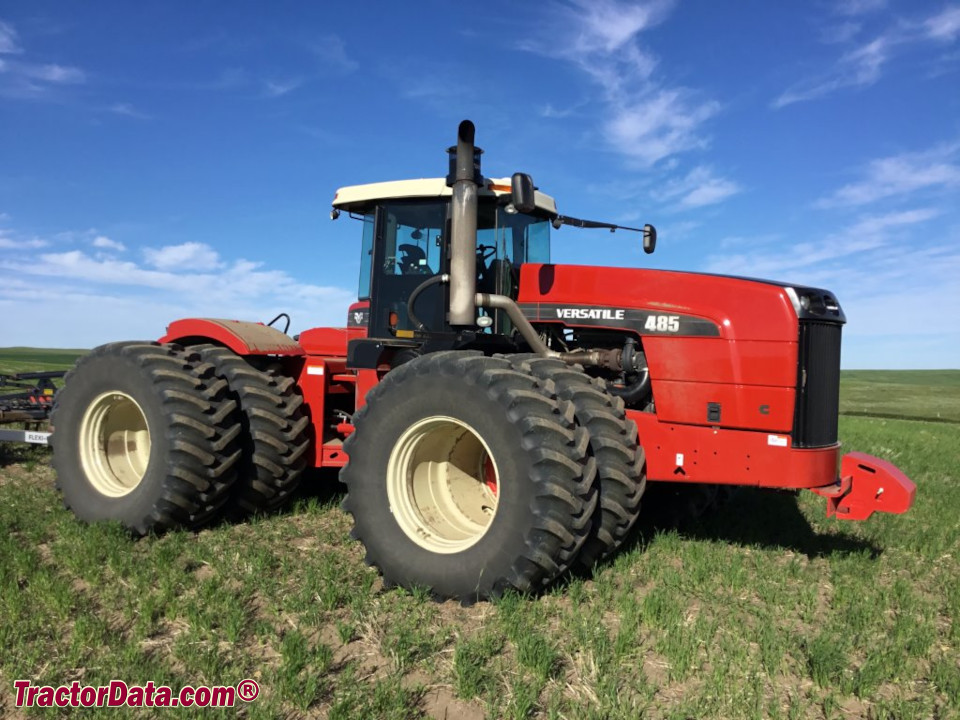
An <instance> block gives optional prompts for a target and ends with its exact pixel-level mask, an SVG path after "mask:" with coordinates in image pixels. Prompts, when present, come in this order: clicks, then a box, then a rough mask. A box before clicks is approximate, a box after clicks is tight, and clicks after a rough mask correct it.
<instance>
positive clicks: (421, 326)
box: [407, 273, 450, 332]
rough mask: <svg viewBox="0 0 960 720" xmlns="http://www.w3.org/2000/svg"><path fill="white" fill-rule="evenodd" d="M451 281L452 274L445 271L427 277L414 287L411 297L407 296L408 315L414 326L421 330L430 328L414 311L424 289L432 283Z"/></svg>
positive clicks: (424, 330)
mask: <svg viewBox="0 0 960 720" xmlns="http://www.w3.org/2000/svg"><path fill="white" fill-rule="evenodd" d="M445 282H450V276H449V275H447V274H446V273H444V274H443V275H434V276H433V277H432V278H427V279H426V280H424V281H423V282H422V283H420V284H419V285H417V287H415V288H414V289H413V292H412V293H410V297H408V298H407V317H408V318H409V319H410V322H412V323H413V326H414V327H415V328H416V329H417V330H419V331H421V332H426V331H427V330H429V328H428V327H427V326H426V325H424V324H423V323H422V322H421V321H420V318H418V317H417V315H416V313H415V312H413V305H414V303H416V302H417V298H418V297H419V296H420V293H422V292H423V291H424V290H426V289H427V288H428V287H430V286H431V285H437V284H438V283H445Z"/></svg>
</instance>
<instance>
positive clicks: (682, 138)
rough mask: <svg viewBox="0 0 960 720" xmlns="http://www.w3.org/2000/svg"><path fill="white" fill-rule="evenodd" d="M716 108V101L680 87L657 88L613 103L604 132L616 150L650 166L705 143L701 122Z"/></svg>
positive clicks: (717, 107) (710, 115)
mask: <svg viewBox="0 0 960 720" xmlns="http://www.w3.org/2000/svg"><path fill="white" fill-rule="evenodd" d="M719 109H720V105H719V104H718V103H716V102H704V103H697V102H696V101H695V100H693V98H692V94H691V93H690V92H689V91H686V90H684V89H682V88H671V89H666V88H658V89H654V90H651V91H650V92H649V93H648V94H643V95H641V96H640V97H639V98H638V99H637V102H636V103H635V104H633V105H619V106H617V107H614V108H613V110H612V115H611V117H610V119H609V120H608V121H607V122H606V123H605V125H604V132H605V135H606V137H607V140H608V141H609V142H610V144H611V145H612V146H613V147H614V148H616V150H617V151H618V152H620V153H622V154H624V155H626V156H627V157H630V158H632V159H635V160H638V161H639V162H640V163H641V164H642V165H645V166H650V165H653V164H654V163H656V162H657V161H659V160H663V159H664V158H668V157H670V156H671V155H676V154H677V153H680V152H683V151H685V150H692V149H694V148H702V147H705V146H706V140H705V139H704V138H703V137H702V136H701V135H700V133H699V129H700V126H701V125H702V124H703V122H704V121H705V120H707V119H708V118H710V117H712V116H713V115H715V114H716V113H717V112H718V111H719Z"/></svg>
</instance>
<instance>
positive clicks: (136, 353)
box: [50, 342, 240, 535]
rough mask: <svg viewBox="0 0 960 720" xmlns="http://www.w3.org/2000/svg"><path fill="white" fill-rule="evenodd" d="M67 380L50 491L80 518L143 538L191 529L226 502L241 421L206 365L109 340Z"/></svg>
mask: <svg viewBox="0 0 960 720" xmlns="http://www.w3.org/2000/svg"><path fill="white" fill-rule="evenodd" d="M65 383H66V384H65V386H64V388H63V389H62V390H61V391H60V392H59V393H58V394H57V399H56V403H55V407H54V410H53V413H52V416H51V425H52V426H53V428H54V432H53V435H52V436H51V438H50V441H51V444H52V446H53V466H54V469H55V471H56V475H57V480H56V486H57V488H58V489H59V490H60V491H61V493H62V494H63V503H64V505H65V506H66V507H67V508H69V509H70V510H72V511H73V512H74V514H75V515H76V516H77V517H78V518H80V519H81V520H84V521H87V522H95V521H99V520H115V521H119V522H120V523H122V524H123V525H124V527H126V528H128V529H129V530H130V531H131V532H132V533H133V534H135V535H146V534H148V533H160V532H163V531H164V530H167V529H169V528H173V527H177V526H184V527H188V528H196V527H199V526H200V525H202V524H203V523H205V522H207V521H208V520H210V519H211V518H213V517H214V516H215V515H216V513H217V512H218V511H219V510H220V509H221V508H222V507H223V505H224V504H225V503H226V502H227V499H228V498H229V492H230V488H231V485H232V484H233V482H234V480H235V478H236V468H237V463H238V461H239V459H240V445H239V435H240V419H239V417H238V414H237V406H236V403H235V402H234V401H233V400H231V399H230V398H229V397H228V395H227V383H226V382H225V381H224V380H222V379H220V378H219V377H218V376H217V375H216V373H215V372H214V369H213V366H211V365H209V364H206V363H199V362H196V361H193V360H191V359H189V358H188V357H187V356H186V355H185V354H184V352H183V350H182V348H180V347H179V346H176V345H160V344H158V343H148V342H130V343H111V344H109V345H102V346H100V347H98V348H95V349H94V350H93V351H91V352H90V354H89V355H86V356H85V357H82V358H81V359H80V360H79V361H78V362H77V365H76V366H75V367H74V369H73V370H71V371H70V372H69V373H67V376H66V381H65Z"/></svg>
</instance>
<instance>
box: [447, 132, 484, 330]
mask: <svg viewBox="0 0 960 720" xmlns="http://www.w3.org/2000/svg"><path fill="white" fill-rule="evenodd" d="M475 132H476V128H474V125H473V123H472V122H470V121H469V120H464V121H463V122H461V123H460V127H459V128H457V144H456V146H455V147H451V148H450V149H449V150H447V152H448V153H449V154H450V174H449V175H447V185H451V186H452V187H453V202H452V208H451V230H450V234H451V238H450V313H449V322H450V324H451V325H474V324H475V323H476V314H477V308H476V304H475V302H474V301H475V295H476V292H477V186H478V185H479V184H480V183H482V182H483V176H482V175H481V174H480V154H481V153H482V152H483V151H482V150H481V149H480V148H478V147H475V146H474V144H473V139H474V134H475Z"/></svg>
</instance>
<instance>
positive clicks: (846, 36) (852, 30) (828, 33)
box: [820, 21, 861, 45]
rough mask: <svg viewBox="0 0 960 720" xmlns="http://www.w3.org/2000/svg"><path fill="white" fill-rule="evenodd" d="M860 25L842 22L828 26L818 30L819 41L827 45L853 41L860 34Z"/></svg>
mask: <svg viewBox="0 0 960 720" xmlns="http://www.w3.org/2000/svg"><path fill="white" fill-rule="evenodd" d="M860 28H861V25H860V23H856V22H850V21H848V22H842V23H839V24H837V25H828V26H827V27H825V28H823V29H822V30H820V41H821V42H824V43H826V44H828V45H836V44H839V43H845V42H848V41H850V40H853V38H855V37H856V36H857V34H858V33H859V32H860Z"/></svg>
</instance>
